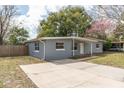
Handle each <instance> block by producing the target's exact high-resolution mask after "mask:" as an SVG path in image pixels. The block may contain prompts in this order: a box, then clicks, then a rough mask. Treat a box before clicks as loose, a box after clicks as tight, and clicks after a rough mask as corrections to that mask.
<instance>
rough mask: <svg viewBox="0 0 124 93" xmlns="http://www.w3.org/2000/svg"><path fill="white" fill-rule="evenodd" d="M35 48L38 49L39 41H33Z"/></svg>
mask: <svg viewBox="0 0 124 93" xmlns="http://www.w3.org/2000/svg"><path fill="white" fill-rule="evenodd" d="M35 50H37V51H39V42H35Z"/></svg>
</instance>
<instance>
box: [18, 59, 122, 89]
mask: <svg viewBox="0 0 124 93" xmlns="http://www.w3.org/2000/svg"><path fill="white" fill-rule="evenodd" d="M62 62H63V63H62ZM20 67H21V68H22V70H23V71H24V72H25V73H26V74H27V75H28V77H29V78H30V79H31V80H32V81H33V82H34V83H35V84H36V85H37V86H38V87H40V88H53V87H54V88H59V87H60V88H66V87H75V88H77V87H89V88H90V87H101V88H102V87H124V82H123V78H124V69H119V68H114V67H109V66H103V65H97V64H92V63H86V62H74V61H73V60H58V61H54V62H48V63H41V64H32V65H21V66H20Z"/></svg>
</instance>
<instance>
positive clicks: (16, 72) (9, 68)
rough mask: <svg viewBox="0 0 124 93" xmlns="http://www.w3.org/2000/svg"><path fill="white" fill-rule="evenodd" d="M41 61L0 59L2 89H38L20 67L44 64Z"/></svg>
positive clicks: (24, 57)
mask: <svg viewBox="0 0 124 93" xmlns="http://www.w3.org/2000/svg"><path fill="white" fill-rule="evenodd" d="M42 62H43V61H41V60H40V59H37V58H33V57H29V56H21V57H0V87H5V88H32V87H33V88H35V87H37V86H36V85H35V84H34V83H33V82H32V81H31V80H30V79H29V78H28V77H27V76H26V74H25V73H24V72H23V71H22V70H21V68H20V67H19V65H26V64H36V63H42Z"/></svg>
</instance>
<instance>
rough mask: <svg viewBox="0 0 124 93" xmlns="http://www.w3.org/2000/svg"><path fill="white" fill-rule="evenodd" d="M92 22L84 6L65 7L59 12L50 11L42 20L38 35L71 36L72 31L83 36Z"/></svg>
mask: <svg viewBox="0 0 124 93" xmlns="http://www.w3.org/2000/svg"><path fill="white" fill-rule="evenodd" d="M90 22H91V18H90V17H89V16H88V14H87V13H86V12H85V10H84V8H83V7H80V6H68V7H63V8H62V9H60V10H59V11H58V12H51V13H49V15H48V17H47V18H46V19H44V20H42V21H41V22H40V25H39V31H38V37H43V36H48V37H49V36H71V35H72V33H76V35H79V36H83V35H84V33H85V30H86V28H87V27H88V26H89V25H90Z"/></svg>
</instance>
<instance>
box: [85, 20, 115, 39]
mask: <svg viewBox="0 0 124 93" xmlns="http://www.w3.org/2000/svg"><path fill="white" fill-rule="evenodd" d="M114 29H115V25H114V24H113V22H112V21H111V20H105V19H101V20H98V21H94V22H93V23H92V24H91V26H90V27H89V28H88V29H87V30H86V36H89V37H94V38H100V39H106V38H107V35H109V34H110V33H111V32H112V31H113V30H114Z"/></svg>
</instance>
